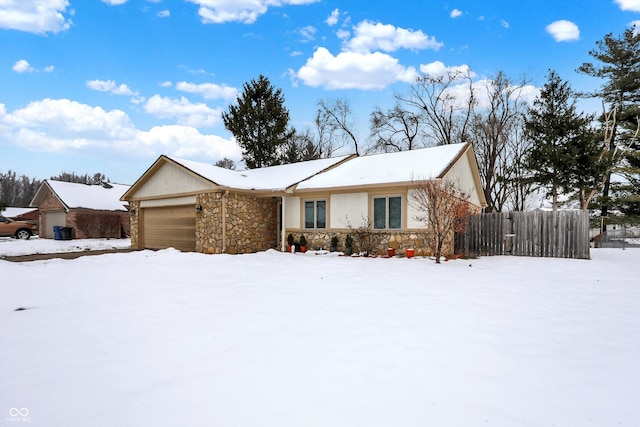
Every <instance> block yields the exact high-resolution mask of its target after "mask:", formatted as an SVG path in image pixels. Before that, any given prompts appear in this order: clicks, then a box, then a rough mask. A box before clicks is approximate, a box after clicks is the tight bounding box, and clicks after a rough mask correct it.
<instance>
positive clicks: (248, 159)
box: [222, 75, 293, 169]
mask: <svg viewBox="0 0 640 427" xmlns="http://www.w3.org/2000/svg"><path fill="white" fill-rule="evenodd" d="M243 87H244V92H243V93H242V95H241V96H239V97H238V98H237V104H238V105H230V106H229V111H228V112H223V113H222V120H223V122H224V126H225V127H226V128H227V130H229V131H230V132H231V133H232V134H233V136H235V138H236V141H238V144H239V145H240V147H241V148H242V159H243V160H244V163H245V165H246V166H247V168H249V169H255V168H261V167H265V166H274V165H279V164H281V163H282V162H283V155H282V152H283V151H284V147H285V145H286V143H287V142H288V141H289V140H290V139H291V138H292V135H293V131H292V130H290V129H289V111H288V110H287V109H286V108H285V106H284V96H283V95H282V91H281V90H280V89H277V90H276V89H275V88H274V87H273V86H272V85H271V83H270V82H269V79H268V78H266V77H265V76H263V75H260V76H259V77H258V80H251V82H250V83H245V84H244V85H243Z"/></svg>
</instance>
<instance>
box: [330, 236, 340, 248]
mask: <svg viewBox="0 0 640 427" xmlns="http://www.w3.org/2000/svg"><path fill="white" fill-rule="evenodd" d="M337 250H338V236H333V237H332V238H331V244H330V245H329V252H335V251H337Z"/></svg>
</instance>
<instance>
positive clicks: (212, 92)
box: [176, 82, 238, 100]
mask: <svg viewBox="0 0 640 427" xmlns="http://www.w3.org/2000/svg"><path fill="white" fill-rule="evenodd" d="M176 89H178V90H181V91H183V92H189V93H199V94H201V95H202V96H203V97H204V99H232V100H233V99H236V97H237V96H238V90H237V89H236V88H234V87H231V86H226V85H217V84H215V83H201V84H195V83H188V82H178V83H176Z"/></svg>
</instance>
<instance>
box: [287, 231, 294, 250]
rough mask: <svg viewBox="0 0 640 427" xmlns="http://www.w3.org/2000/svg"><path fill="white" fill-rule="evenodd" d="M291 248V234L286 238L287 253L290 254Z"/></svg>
mask: <svg viewBox="0 0 640 427" xmlns="http://www.w3.org/2000/svg"><path fill="white" fill-rule="evenodd" d="M292 246H293V234H291V233H289V235H288V236H287V252H291V247H292Z"/></svg>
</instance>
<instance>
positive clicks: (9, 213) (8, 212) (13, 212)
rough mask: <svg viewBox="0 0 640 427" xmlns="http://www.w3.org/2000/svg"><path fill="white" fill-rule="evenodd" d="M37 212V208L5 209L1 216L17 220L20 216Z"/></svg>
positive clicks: (0, 212) (0, 213)
mask: <svg viewBox="0 0 640 427" xmlns="http://www.w3.org/2000/svg"><path fill="white" fill-rule="evenodd" d="M35 210H37V208H11V207H8V208H5V209H4V210H2V211H0V215H2V216H5V217H7V218H15V217H17V216H20V215H24V214H26V213H28V212H33V211H35Z"/></svg>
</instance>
